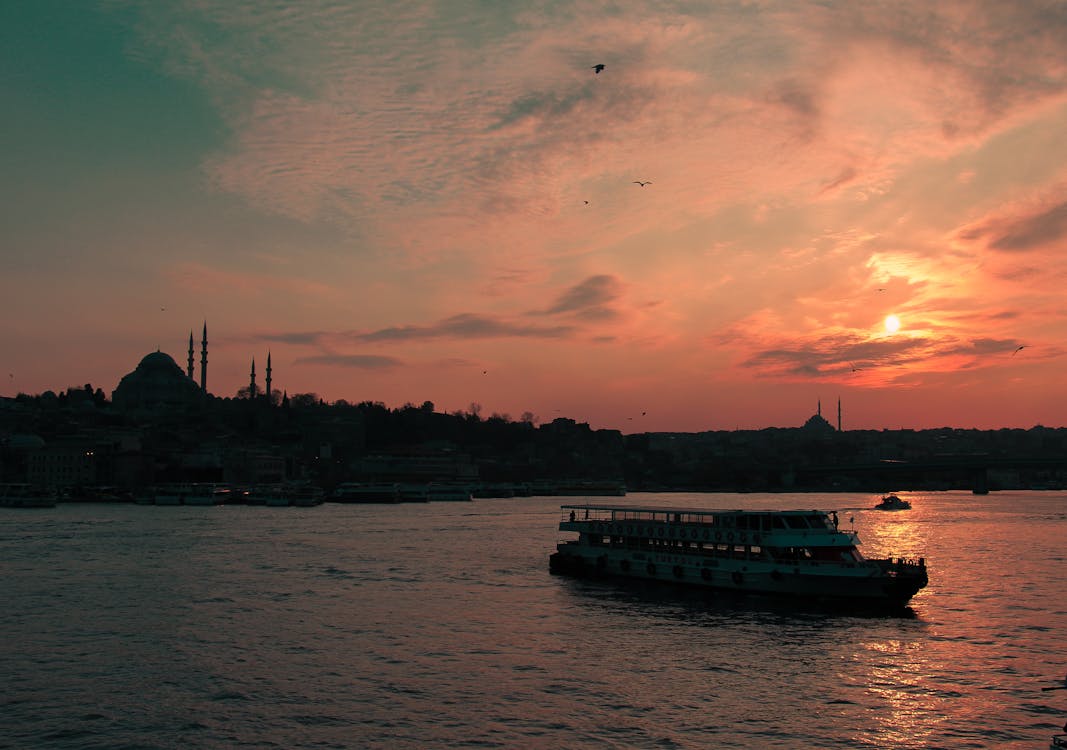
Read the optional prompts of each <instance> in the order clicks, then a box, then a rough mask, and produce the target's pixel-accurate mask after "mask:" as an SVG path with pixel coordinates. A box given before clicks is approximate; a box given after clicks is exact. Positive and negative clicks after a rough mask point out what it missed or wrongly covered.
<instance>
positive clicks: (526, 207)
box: [0, 0, 1067, 432]
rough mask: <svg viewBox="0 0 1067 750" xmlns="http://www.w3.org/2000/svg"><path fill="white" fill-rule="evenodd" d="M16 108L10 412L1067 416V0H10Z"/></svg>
mask: <svg viewBox="0 0 1067 750" xmlns="http://www.w3.org/2000/svg"><path fill="white" fill-rule="evenodd" d="M595 64H603V65H604V66H605V68H604V70H603V71H602V72H600V73H595V72H594V70H593V67H592V66H593V65H595ZM0 96H2V98H3V112H4V116H3V119H2V120H0V132H3V134H4V137H3V143H4V149H3V154H2V155H0V165H2V169H0V190H2V201H0V226H2V234H0V237H2V241H3V245H2V250H0V253H2V260H3V273H2V275H0V300H2V302H0V305H2V308H0V309H2V310H3V315H2V316H0V367H2V368H3V370H2V371H0V372H2V375H3V387H0V395H6V396H12V395H15V393H17V392H20V391H21V392H26V393H39V392H41V391H44V390H46V389H52V390H61V389H64V388H66V387H68V386H79V387H80V386H81V385H83V384H84V383H91V384H92V385H93V386H94V387H101V388H103V389H104V391H105V392H107V393H108V394H109V395H110V393H111V391H112V390H113V389H114V388H115V386H116V385H117V384H118V381H119V379H120V378H121V377H122V376H123V375H125V374H126V373H127V372H130V371H131V370H133V368H134V367H135V366H136V365H137V363H138V361H140V359H141V357H143V356H144V355H145V354H147V353H149V352H151V351H155V350H156V349H157V348H159V349H161V350H162V351H164V352H167V353H168V354H170V355H171V356H173V357H174V358H175V360H177V362H178V363H179V364H180V365H181V366H182V367H183V368H184V366H185V361H186V357H187V350H188V338H189V333H190V331H193V332H194V335H195V336H196V339H197V341H198V342H199V338H200V330H201V327H202V325H203V324H204V322H205V321H206V322H207V326H208V335H209V342H210V343H209V347H210V348H209V360H210V363H209V370H208V380H209V383H208V385H209V389H210V390H211V391H212V392H213V393H214V394H215V395H218V396H232V395H234V394H235V393H236V391H237V390H238V389H239V388H241V387H242V386H245V385H247V383H248V371H249V364H250V362H251V360H252V358H253V357H254V358H255V361H256V368H257V374H258V377H259V383H260V384H262V379H263V374H262V371H263V366H264V364H265V360H266V357H267V352H268V351H269V352H271V355H272V362H273V366H274V385H275V387H276V388H279V389H284V390H286V391H287V392H288V393H289V394H290V395H291V394H294V393H302V392H315V393H318V394H320V395H321V396H322V397H323V398H325V399H326V400H328V401H334V400H337V399H345V400H348V401H352V402H359V401H365V400H370V401H381V402H384V403H385V404H386V405H388V406H391V407H396V406H401V405H403V404H404V403H405V402H413V403H416V404H421V403H422V402H423V401H426V400H430V401H433V402H434V404H435V405H436V408H437V410H438V411H449V412H451V411H456V410H467V409H469V408H470V406H471V404H479V405H480V406H481V410H482V415H483V416H489V415H491V414H493V413H498V414H506V415H509V416H510V417H511V418H513V419H518V418H519V417H520V415H521V414H522V413H523V412H532V413H533V414H534V415H536V417H537V418H538V420H539V421H540V422H546V421H551V420H552V419H554V418H556V417H560V416H566V417H570V418H573V419H577V420H579V421H582V422H588V423H590V425H591V426H593V427H596V428H614V429H620V430H623V431H624V432H644V431H667V430H676V431H699V430H710V429H736V428H742V429H754V428H762V427H771V426H778V427H792V426H799V425H800V424H802V423H803V422H804V420H805V419H807V417H809V416H810V415H811V414H813V413H814V412H815V409H816V404H817V402H818V401H819V400H820V399H821V402H822V406H823V414H824V415H827V416H829V412H831V411H832V412H833V416H832V418H831V419H832V421H835V422H836V403H837V399H838V398H840V399H841V401H842V404H843V411H844V427H845V428H846V429H850V428H852V429H860V428H864V429H868V428H874V429H882V428H892V429H897V428H901V427H905V428H915V429H922V428H929V427H941V426H950V427H978V428H983V429H984V428H995V427H1031V426H1034V425H1035V424H1043V425H1046V426H1050V427H1058V426H1065V425H1067V392H1065V391H1067V377H1065V373H1064V370H1065V366H1067V356H1065V355H1067V343H1065V342H1067V3H1065V2H1062V1H1054V0H1049V1H1045V2H1025V1H1022V2H1012V3H1004V2H1001V1H1000V0H994V1H991V2H951V1H946V2H938V3H930V2H928V0H921V1H920V0H916V1H915V2H910V1H907V0H901V1H900V2H856V1H855V0H840V1H838V0H823V1H820V2H814V1H812V2H802V1H798V0H782V1H781V2H776V1H775V0H752V1H751V2H709V0H694V1H692V2H686V1H678V2H654V3H653V2H647V1H646V0H642V1H641V2H637V1H631V0H615V1H611V2H609V1H600V0H597V1H593V2H582V1H581V0H578V1H577V2H562V3H557V2H509V1H508V0H497V1H494V2H487V1H485V0H467V1H463V0H440V1H439V2H417V1H414V2H404V1H403V0H390V1H389V2H385V1H380V0H367V1H366V2H356V1H355V0H305V1H304V2H300V3H291V2H287V1H285V0H259V1H257V2H250V1H248V0H171V1H168V2H165V3H164V2H157V0H99V1H97V2H92V1H90V0H85V1H84V2H82V1H75V0H69V1H67V2H60V1H58V0H34V1H33V2H7V3H3V4H0ZM636 181H648V182H650V184H647V185H644V186H641V185H638V184H636ZM891 315H892V316H896V319H897V321H899V329H897V330H895V331H893V330H892V328H893V326H887V325H886V318H887V316H891ZM1020 347H1023V348H1020ZM197 348H198V349H199V343H198V344H197ZM197 356H198V358H199V355H197Z"/></svg>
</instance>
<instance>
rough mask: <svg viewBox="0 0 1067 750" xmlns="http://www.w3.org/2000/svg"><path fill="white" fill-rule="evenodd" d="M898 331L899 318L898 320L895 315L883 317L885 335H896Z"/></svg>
mask: <svg viewBox="0 0 1067 750" xmlns="http://www.w3.org/2000/svg"><path fill="white" fill-rule="evenodd" d="M899 330H900V318H898V317H897V316H896V315H886V316H885V332H886V333H896V332H897V331H899Z"/></svg>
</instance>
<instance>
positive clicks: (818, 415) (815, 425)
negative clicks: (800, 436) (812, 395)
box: [801, 399, 841, 433]
mask: <svg viewBox="0 0 1067 750" xmlns="http://www.w3.org/2000/svg"><path fill="white" fill-rule="evenodd" d="M801 429H803V430H807V431H808V432H823V433H829V432H841V399H837V429H836V430H835V429H834V426H833V425H832V424H830V422H829V421H827V419H826V417H824V416H823V415H822V399H819V400H818V402H817V405H816V411H815V413H814V414H813V415H812V416H810V417H808V421H807V422H805V423H804V426H803V427H802V428H801Z"/></svg>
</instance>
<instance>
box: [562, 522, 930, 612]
mask: <svg viewBox="0 0 1067 750" xmlns="http://www.w3.org/2000/svg"><path fill="white" fill-rule="evenodd" d="M559 528H560V530H561V531H564V532H577V534H578V538H577V539H573V538H568V539H563V540H561V541H560V543H559V544H558V546H557V552H556V554H554V555H553V556H552V558H551V560H550V565H551V569H552V570H553V571H554V572H565V573H584V572H589V573H595V574H608V575H619V576H625V577H634V578H647V579H660V580H673V581H676V582H680V583H692V584H696V585H702V586H706V587H712V588H729V589H733V590H742V591H750V592H762V593H778V594H798V595H805V596H814V597H819V598H861V599H873V600H879V599H888V600H892V601H895V602H897V603H903V602H906V601H907V600H908V599H910V598H911V596H912V595H914V594H915V592H917V591H918V590H919V589H921V588H922V587H923V586H925V585H926V582H927V575H926V565H925V561H924V560H922V559H920V560H918V561H917V562H916V561H910V560H903V559H897V560H893V559H889V560H868V559H866V558H864V556H863V555H862V554H861V553H860V552H859V550H858V549H857V545H859V543H860V541H859V537H858V535H857V534H856V533H855V532H854V531H845V530H842V529H840V528H839V527H838V520H837V515H836V513H833V512H829V513H828V512H825V511H817V510H789V511H770V510H768V511H758V510H701V509H685V508H649V507H638V506H618V505H611V506H608V505H564V506H562V517H561V520H560V525H559Z"/></svg>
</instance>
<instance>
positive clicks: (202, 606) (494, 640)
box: [0, 492, 1067, 750]
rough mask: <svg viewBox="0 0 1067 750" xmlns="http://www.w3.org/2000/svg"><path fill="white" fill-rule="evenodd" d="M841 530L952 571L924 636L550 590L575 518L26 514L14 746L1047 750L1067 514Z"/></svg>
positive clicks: (1001, 506)
mask: <svg viewBox="0 0 1067 750" xmlns="http://www.w3.org/2000/svg"><path fill="white" fill-rule="evenodd" d="M903 496H904V497H906V498H908V499H910V500H911V502H912V506H913V507H912V509H911V510H907V511H899V512H880V511H874V510H871V509H870V507H871V506H872V505H873V504H874V502H875V501H876V500H877V497H873V496H869V495H837V494H833V495H831V494H825V495H816V494H803V495H801V494H795V495H788V494H777V495H757V494H745V495H703V494H631V495H629V496H628V497H626V498H597V499H595V500H596V501H598V502H609V503H611V502H625V503H628V504H651V505H657V506H663V505H670V506H684V507H701V508H761V509H778V508H780V509H786V508H818V509H825V510H831V509H837V510H838V514H839V517H840V520H841V524H842V528H845V529H848V528H855V529H856V530H857V531H858V532H859V534H860V537H861V539H862V540H863V542H864V544H863V546H862V547H861V549H862V550H863V551H864V552H865V554H866V555H867V556H868V557H880V556H890V555H892V556H894V557H925V558H926V561H927V565H928V567H929V572H930V584H929V586H928V587H927V588H926V589H924V590H923V591H921V592H920V593H919V594H918V595H917V596H916V597H915V598H914V599H913V600H912V604H911V608H910V610H909V611H908V612H907V613H905V614H904V615H902V616H901V615H897V616H856V615H852V614H848V613H842V612H827V611H820V610H819V609H818V608H813V607H806V606H796V605H792V604H783V603H781V602H776V601H773V600H765V599H761V598H753V597H749V598H737V597H729V596H714V595H707V594H703V593H687V592H686V591H685V590H681V589H676V588H673V587H670V588H657V587H655V586H649V585H647V584H645V585H642V584H639V583H633V582H631V583H627V582H610V581H583V580H577V579H572V578H566V577H560V576H553V575H550V574H549V573H548V556H549V554H550V553H551V552H552V551H553V549H554V546H555V543H556V541H557V539H558V538H559V533H558V531H557V528H558V522H559V519H560V510H559V506H560V504H561V503H564V502H572V501H578V502H581V500H576V499H575V498H509V499H500V500H476V501H474V502H469V503H466V502H459V503H430V504H425V503H419V504H404V505H335V504H326V505H323V506H319V507H314V508H266V507H242V506H216V507H199V508H192V507H166V508H163V507H152V506H139V505H79V504H61V505H59V506H57V507H55V508H51V509H37V510H14V509H3V510H2V511H0V606H2V611H0V675H2V677H3V682H2V685H3V687H2V690H0V747H11V748H20V749H21V748H241V747H247V748H390V749H392V748H886V749H887V750H888V749H890V748H892V749H894V750H899V749H902V748H946V750H949V749H950V750H959V749H960V748H991V747H997V748H1044V747H1047V744H1048V738H1049V737H1050V736H1051V735H1052V734H1053V733H1055V732H1057V731H1059V729H1060V727H1061V725H1062V724H1063V723H1064V720H1065V719H1067V690H1063V691H1047V692H1045V691H1042V690H1041V688H1042V687H1047V686H1052V685H1054V684H1056V683H1057V682H1062V680H1063V677H1064V674H1065V673H1067V649H1065V647H1064V644H1065V643H1067V636H1065V633H1067V576H1065V571H1067V567H1065V565H1064V562H1065V539H1067V495H1065V494H1064V493H1021V492H1018V493H1017V492H996V493H992V494H990V495H987V496H981V497H979V496H973V495H971V494H969V493H930V494H904V495H903Z"/></svg>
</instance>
